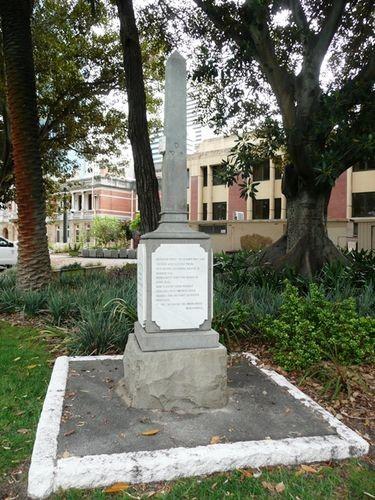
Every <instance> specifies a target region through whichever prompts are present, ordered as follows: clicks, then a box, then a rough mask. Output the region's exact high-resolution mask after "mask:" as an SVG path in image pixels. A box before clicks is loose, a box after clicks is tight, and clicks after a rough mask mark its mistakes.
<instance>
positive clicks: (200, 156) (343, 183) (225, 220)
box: [187, 137, 375, 250]
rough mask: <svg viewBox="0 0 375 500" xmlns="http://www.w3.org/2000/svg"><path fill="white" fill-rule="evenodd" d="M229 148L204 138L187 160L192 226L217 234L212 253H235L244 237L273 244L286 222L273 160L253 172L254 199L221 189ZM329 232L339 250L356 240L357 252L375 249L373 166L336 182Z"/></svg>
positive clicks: (230, 140) (228, 141) (223, 141)
mask: <svg viewBox="0 0 375 500" xmlns="http://www.w3.org/2000/svg"><path fill="white" fill-rule="evenodd" d="M233 145H234V137H217V138H213V139H207V140H204V141H202V142H201V144H200V145H199V147H198V149H197V151H196V152H195V153H194V154H191V155H189V157H188V189H187V203H188V211H189V219H190V221H191V223H192V225H193V226H194V227H200V228H201V229H202V230H205V231H206V232H209V233H212V234H213V235H217V236H213V241H214V248H215V250H217V249H219V248H222V249H224V250H237V249H238V248H239V239H240V236H241V235H242V234H253V233H257V234H262V235H264V236H268V237H271V238H272V239H273V240H276V239H277V238H278V237H279V236H281V234H282V231H283V226H285V221H286V210H287V206H286V198H285V197H284V196H283V194H282V193H281V171H280V170H279V169H278V166H277V165H275V164H274V163H273V162H272V161H270V160H265V161H264V163H263V165H261V166H260V167H258V168H256V169H255V170H254V172H253V181H254V182H258V183H259V184H258V185H257V194H256V199H255V200H252V199H251V198H248V199H247V200H245V199H243V198H241V197H240V188H239V186H238V185H237V184H235V185H233V186H230V187H227V186H226V185H225V184H223V182H222V180H221V178H220V175H218V174H219V172H220V169H221V166H220V164H221V161H222V160H223V159H225V158H226V157H227V156H228V154H229V153H230V149H231V147H232V146H233ZM234 221H235V222H234ZM267 223H268V224H267ZM328 231H329V235H330V237H331V238H332V240H333V241H334V242H335V243H336V244H338V245H341V246H347V244H348V242H352V241H354V242H357V243H358V245H357V246H358V248H366V249H369V248H375V164H363V165H357V166H356V167H354V168H350V169H349V170H347V171H346V172H344V173H343V174H342V175H341V176H340V177H339V178H338V180H337V181H336V184H335V186H334V188H333V190H332V194H331V199H330V203H329V206H328ZM229 233H237V235H234V234H232V235H230V234H229ZM229 240H232V242H231V243H230V241H229ZM228 245H229V246H228Z"/></svg>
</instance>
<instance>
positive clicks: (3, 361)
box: [0, 321, 51, 480]
mask: <svg viewBox="0 0 375 500" xmlns="http://www.w3.org/2000/svg"><path fill="white" fill-rule="evenodd" d="M49 359H50V356H49V354H48V351H47V349H46V347H45V345H44V343H43V342H42V341H41V340H40V338H38V332H37V330H33V329H32V328H21V327H14V326H10V325H8V324H7V323H4V322H2V321H0V368H1V375H0V480H1V479H2V478H3V477H4V476H5V474H6V473H7V472H9V471H10V470H12V469H14V468H15V467H17V465H18V464H20V463H21V462H22V461H23V460H25V459H27V458H29V456H30V454H31V451H32V446H33V443H34V437H35V430H36V426H37V423H38V418H39V414H40V411H41V408H42V404H43V399H44V395H45V392H46V389H47V386H48V382H49V378H50V374H51V368H50V365H49V362H48V361H49Z"/></svg>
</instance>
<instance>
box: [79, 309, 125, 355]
mask: <svg viewBox="0 0 375 500" xmlns="http://www.w3.org/2000/svg"><path fill="white" fill-rule="evenodd" d="M81 315H82V320H81V321H79V322H78V325H77V327H78V328H77V330H78V331H77V332H75V333H73V334H71V339H70V342H69V348H70V352H71V353H72V354H90V355H92V354H107V353H110V352H123V351H124V349H125V345H126V341H127V338H128V334H129V333H130V332H129V328H127V324H126V322H122V321H119V320H118V319H116V318H114V317H111V315H110V311H108V310H104V309H103V308H102V309H88V310H81Z"/></svg>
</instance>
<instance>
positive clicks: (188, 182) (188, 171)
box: [186, 169, 190, 189]
mask: <svg viewBox="0 0 375 500" xmlns="http://www.w3.org/2000/svg"><path fill="white" fill-rule="evenodd" d="M189 188H190V170H189V169H187V170H186V189H189Z"/></svg>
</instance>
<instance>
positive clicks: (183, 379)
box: [118, 334, 228, 410]
mask: <svg viewBox="0 0 375 500" xmlns="http://www.w3.org/2000/svg"><path fill="white" fill-rule="evenodd" d="M118 393H119V394H120V395H121V397H122V398H123V399H125V401H126V403H127V404H128V405H129V406H131V407H134V408H140V409H150V408H154V409H162V410H174V409H179V410H192V409H198V408H220V407H223V406H225V405H226V404H227V400H228V396H227V351H226V349H225V347H224V346H223V345H221V344H219V346H218V347H214V348H205V349H181V350H169V351H168V350H167V351H165V350H164V351H156V352H143V351H142V350H141V349H140V347H139V345H138V342H137V339H136V338H135V336H134V334H131V335H130V336H129V340H128V343H127V346H126V349H125V353H124V379H123V381H122V382H121V384H120V385H119V387H118Z"/></svg>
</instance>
